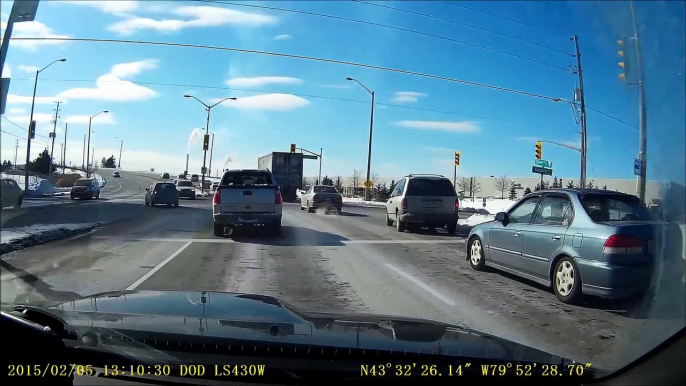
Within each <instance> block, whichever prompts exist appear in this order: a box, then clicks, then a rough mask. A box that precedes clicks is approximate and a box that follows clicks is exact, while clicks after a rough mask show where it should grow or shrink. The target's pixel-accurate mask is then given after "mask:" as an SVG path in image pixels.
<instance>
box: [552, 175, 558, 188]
mask: <svg viewBox="0 0 686 386" xmlns="http://www.w3.org/2000/svg"><path fill="white" fill-rule="evenodd" d="M559 187H560V183H559V182H558V181H557V176H555V179H553V186H552V188H553V189H557V188H559Z"/></svg>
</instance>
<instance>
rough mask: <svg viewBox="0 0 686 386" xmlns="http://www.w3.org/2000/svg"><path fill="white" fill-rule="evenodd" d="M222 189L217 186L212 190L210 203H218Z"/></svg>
mask: <svg viewBox="0 0 686 386" xmlns="http://www.w3.org/2000/svg"><path fill="white" fill-rule="evenodd" d="M221 192H222V191H221V190H219V188H217V190H215V191H214V197H213V198H212V203H213V204H219V203H220V202H221V199H222V193H221Z"/></svg>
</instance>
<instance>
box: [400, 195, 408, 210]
mask: <svg viewBox="0 0 686 386" xmlns="http://www.w3.org/2000/svg"><path fill="white" fill-rule="evenodd" d="M400 209H403V210H407V198H403V199H402V200H401V201H400Z"/></svg>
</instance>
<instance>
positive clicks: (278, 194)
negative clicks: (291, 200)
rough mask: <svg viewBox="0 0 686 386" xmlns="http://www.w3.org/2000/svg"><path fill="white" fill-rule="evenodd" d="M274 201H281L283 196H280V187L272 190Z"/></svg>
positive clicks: (277, 202) (278, 202) (276, 202)
mask: <svg viewBox="0 0 686 386" xmlns="http://www.w3.org/2000/svg"><path fill="white" fill-rule="evenodd" d="M274 203H275V204H281V203H283V198H282V197H281V190H280V189H276V191H275V192H274Z"/></svg>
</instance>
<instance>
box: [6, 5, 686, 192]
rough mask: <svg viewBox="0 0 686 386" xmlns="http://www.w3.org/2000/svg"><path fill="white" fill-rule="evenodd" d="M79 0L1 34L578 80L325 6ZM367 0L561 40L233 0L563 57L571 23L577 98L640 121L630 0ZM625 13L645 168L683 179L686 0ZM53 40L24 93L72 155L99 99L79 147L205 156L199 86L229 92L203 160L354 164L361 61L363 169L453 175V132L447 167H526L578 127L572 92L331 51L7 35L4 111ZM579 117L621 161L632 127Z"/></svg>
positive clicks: (541, 57)
mask: <svg viewBox="0 0 686 386" xmlns="http://www.w3.org/2000/svg"><path fill="white" fill-rule="evenodd" d="M75 3H79V2H56V1H42V2H41V4H40V6H39V10H38V15H37V18H36V21H35V22H32V23H18V24H16V25H15V31H14V34H13V37H22V36H23V37H39V36H58V37H59V36H62V37H64V36H67V37H72V38H100V39H102V38H105V39H131V40H144V41H160V42H175V43H186V44H200V45H210V46H220V47H232V48H240V49H251V50H260V51H269V52H278V53H287V54H297V55H306V56H313V57H318V58H329V59H336V60H344V61H348V62H357V63H364V64H372V65H377V66H384V67H390V68H397V69H403V70H409V71H415V72H421V73H426V74H433V75H439V76H444V77H449V78H454V79H461V80H467V81H471V82H478V83H484V84H490V85H495V86H499V87H505V88H510V89H517V90H522V91H526V92H530V93H535V94H540V95H545V96H551V97H560V98H565V99H569V100H571V99H572V97H573V89H574V87H575V86H576V83H577V78H576V76H575V75H572V74H570V73H569V72H565V71H563V70H561V69H559V68H555V67H552V66H549V65H543V64H539V63H535V62H532V61H529V60H523V59H520V58H516V57H513V56H508V55H504V54H501V53H497V52H493V51H488V50H484V49H480V48H477V47H473V46H469V45H465V44H458V43H456V42H453V41H449V40H444V39H438V38H434V37H428V36H422V35H417V34H412V33H408V32H404V31H399V30H393V29H388V28H381V27H378V26H372V25H365V24H359V23H352V22H347V21H342V20H335V19H331V18H321V17H315V16H310V15H303V14H297V13H288V12H281V11H275V10H267V9H259V8H253V7H241V6H231V5H225V4H210V3H201V2H187V1H183V2H182V1H173V2H172V1H167V2H153V1H142V2H136V1H130V2H123V1H119V2H117V1H103V2H81V4H75ZM376 3H377V4H383V5H387V6H393V7H397V8H401V9H406V10H412V11H416V12H422V13H425V14H429V15H434V16H437V17H441V18H445V19H450V20H453V21H456V22H459V23H466V24H470V25H473V26H477V27H480V28H486V29H489V30H493V31H497V32H498V33H501V34H508V35H512V36H515V37H517V38H519V39H524V40H528V41H531V42H535V43H537V44H539V45H545V46H548V47H552V48H555V49H557V50H560V51H564V52H566V53H567V54H563V53H560V52H557V51H553V50H550V49H547V48H543V47H540V46H537V45H533V44H530V43H526V42H522V41H519V40H515V39H511V38H508V37H504V36H502V35H497V34H493V33H489V32H485V31H482V30H478V29H475V28H468V27H465V26H463V25H459V24H456V23H450V22H447V21H442V20H436V19H431V18H426V17H421V16H417V15H413V14H408V13H404V12H399V11H395V10H391V9H386V8H382V7H376V6H371V5H368V4H363V3H357V2H350V1H336V2H300V1H293V2H288V1H279V2H243V3H242V4H250V5H266V6H275V7H280V8H288V9H295V10H302V11H308V12H315V13H321V14H327V15H335V16H338V17H345V18H350V19H357V20H364V21H368V22H373V23H379V24H384V25H391V26H394V27H399V28H404V29H410V30H416V31H421V32H424V33H427V34H433V35H438V36H443V37H448V38H450V39H456V40H460V41H464V42H467V43H470V44H477V45H481V46H487V47H490V48H492V49H495V50H500V51H505V52H509V53H514V54H516V55H520V56H524V57H527V58H531V59H534V60H537V61H542V62H546V63H548V64H552V65H555V66H560V67H562V68H567V67H568V66H569V65H571V64H574V61H575V59H574V58H573V57H571V55H570V54H571V53H573V50H574V46H573V43H572V42H571V41H570V40H569V37H570V36H572V35H573V34H575V33H576V34H577V35H578V36H579V40H580V46H581V50H582V60H583V63H582V64H583V68H584V72H585V75H586V77H585V86H586V101H587V104H588V105H589V106H590V107H593V108H595V109H597V110H600V111H602V112H604V113H607V114H609V115H612V116H614V117H617V118H618V119H620V120H623V121H625V122H628V123H629V124H630V125H632V126H635V127H638V102H637V90H636V89H635V88H630V87H627V85H626V84H624V83H621V82H620V81H619V80H618V74H619V72H620V70H621V69H620V68H619V67H618V65H617V62H618V61H619V58H618V56H617V50H618V46H617V43H616V40H617V39H619V38H622V37H625V36H628V35H630V34H631V21H630V18H629V17H628V15H629V13H628V3H624V2H608V3H599V2H582V1H571V2H548V3H543V2H528V1H527V2H519V3H517V2H460V3H459V5H464V6H467V7H470V8H474V9H478V10H481V11H485V12H488V13H493V14H497V15H500V16H503V17H507V18H510V19H513V20H517V21H520V22H524V23H527V24H531V25H535V26H537V27H539V28H532V27H529V26H525V25H523V24H520V23H516V22H513V21H508V20H505V19H502V18H496V17H493V16H490V15H487V14H484V13H481V12H475V11H472V10H469V9H465V8H462V7H456V6H453V5H450V4H444V3H440V2H436V3H430V2H404V1H397V2H383V3H380V2H376ZM1 6H2V8H1V11H2V15H3V19H2V20H3V23H4V22H5V21H6V17H7V15H9V9H10V8H11V2H9V1H2V5H1ZM636 14H637V18H638V22H639V25H640V27H641V30H642V34H643V39H642V41H643V51H644V58H645V62H646V71H645V72H646V84H647V100H648V102H647V106H648V128H649V132H650V135H649V157H651V158H650V161H651V163H650V166H649V178H655V179H670V180H676V181H682V182H683V181H684V173H685V171H684V153H685V151H684V143H685V141H686V138H685V137H684V135H685V134H684V132H685V131H686V130H684V127H685V125H686V123H685V121H686V120H685V118H684V94H685V91H684V67H686V65H685V63H684V3H683V2H652V3H637V5H636ZM3 27H4V25H3ZM543 30H547V31H550V32H545V31H543ZM551 32H552V33H551ZM625 49H626V48H625ZM59 58H66V59H67V62H65V63H56V64H55V65H53V66H52V67H50V68H49V69H48V70H46V71H45V72H42V73H41V75H40V80H39V85H38V92H37V96H38V97H39V99H38V100H39V101H40V102H41V103H39V104H37V105H36V112H35V114H36V119H37V120H38V121H39V128H38V134H39V135H44V136H47V133H48V132H49V131H50V130H51V124H50V122H49V120H50V117H49V115H51V114H54V104H53V103H52V102H54V101H56V100H58V99H60V100H64V101H65V103H64V104H63V105H62V108H63V109H62V111H61V114H60V115H61V118H60V119H59V120H58V130H57V133H58V134H57V138H58V140H57V141H56V145H55V147H56V150H55V153H56V154H57V153H59V143H62V142H64V140H63V138H64V137H63V135H64V131H63V130H64V124H65V123H68V124H69V131H68V135H69V136H68V140H67V161H69V162H72V163H74V164H81V160H82V149H83V135H84V134H85V133H86V131H87V129H86V128H87V122H88V117H89V116H90V115H93V114H95V113H97V112H98V111H101V110H109V111H110V114H101V115H100V116H98V117H97V118H96V119H95V120H94V123H93V131H94V134H93V136H92V140H91V141H92V142H91V147H92V148H95V155H96V158H98V159H99V158H102V157H103V156H109V155H111V154H114V155H115V156H116V157H118V154H119V144H120V143H119V140H118V139H116V138H115V137H118V138H121V139H123V140H124V152H123V156H122V164H123V166H124V167H131V168H139V169H143V168H146V169H147V168H150V167H154V168H155V169H156V170H158V171H162V170H167V171H171V172H178V171H181V170H183V167H184V164H185V155H186V153H187V152H190V158H191V164H190V170H191V172H193V171H197V172H199V170H200V167H201V166H202V145H201V143H200V142H199V141H195V140H189V138H191V133H192V132H193V130H194V129H195V128H198V129H203V130H204V125H205V118H206V113H205V111H204V108H203V106H202V105H200V104H199V103H197V102H196V101H194V100H192V99H189V98H183V95H184V94H192V95H194V96H196V97H197V98H199V99H201V100H203V101H205V102H206V103H210V102H211V101H213V100H216V99H218V98H224V97H228V96H232V97H237V98H239V99H238V100H237V101H227V102H224V103H223V104H222V105H220V106H217V107H215V108H214V109H212V118H211V123H210V131H212V132H214V133H215V144H214V157H213V163H212V169H213V170H216V169H221V168H223V167H225V166H224V165H227V166H229V167H256V166H257V157H258V156H260V155H263V154H266V153H268V152H270V151H288V148H289V144H290V143H296V144H297V145H298V147H304V148H306V149H310V150H315V151H318V150H319V148H320V147H321V148H323V149H324V162H323V170H322V172H323V174H325V175H327V174H328V175H330V176H337V175H340V176H342V177H348V176H350V175H351V174H352V172H353V169H358V170H365V168H366V157H367V140H368V130H369V111H370V104H369V99H370V96H369V94H368V93H367V92H366V91H365V90H364V89H363V88H362V87H360V86H359V85H357V84H355V83H353V82H347V81H346V80H345V78H346V77H353V78H355V79H358V80H359V81H360V82H362V83H363V84H364V85H365V86H366V87H367V88H369V89H371V90H374V91H375V95H376V102H377V104H378V105H377V106H376V111H375V117H374V141H373V155H372V172H373V173H375V174H378V175H380V176H388V177H397V176H402V175H405V174H407V173H412V172H414V173H417V172H426V173H441V174H445V175H451V174H452V158H453V151H455V150H459V151H461V153H462V164H461V166H460V167H459V168H458V175H475V176H488V175H502V174H507V175H508V176H530V175H531V173H530V171H531V165H532V163H533V159H534V143H535V141H536V140H537V139H547V140H552V141H559V142H564V143H568V144H578V142H579V134H578V132H579V131H580V128H579V126H578V125H577V124H576V123H575V120H574V116H573V114H572V109H571V108H570V106H569V105H568V104H566V103H561V102H558V103H555V102H551V101H549V100H544V99H540V98H532V97H528V96H523V95H518V94H513V93H508V92H503V91H497V90H491V89H486V88H481V87H477V86H472V85H465V84H458V83H453V82H447V81H442V80H435V79H428V78H423V77H418V76H412V75H406V74H398V73H393V72H387V71H381V70H375V69H368V68H361V67H353V66H346V65H340V64H331V63H322V62H316V61H306V60H299V59H292V58H282V57H275V56H265V55H257V54H249V53H239V52H229V51H218V50H206V49H197V48H176V47H160V46H147V45H134V44H121V43H116V44H113V43H87V42H54V41H52V42H46V41H42V42H36V41H20V40H16V41H12V42H11V44H10V49H9V54H8V58H7V62H6V67H9V71H8V70H7V68H6V69H5V75H7V72H11V78H12V83H11V86H10V90H9V94H10V97H9V98H8V106H7V111H6V113H5V115H4V116H5V117H6V118H8V119H10V120H11V121H13V122H16V123H17V124H19V125H20V126H22V127H26V126H27V124H28V115H29V110H30V103H28V102H30V96H31V92H32V86H33V75H34V74H35V68H34V67H43V66H45V65H47V64H48V63H49V62H51V61H52V60H54V59H59ZM75 80H79V81H75ZM131 82H146V83H148V84H135V83H131ZM149 83H173V84H176V85H178V86H168V85H167V86H163V85H151V84H149ZM207 87H225V88H232V89H231V90H228V89H225V90H221V89H212V88H207ZM247 90H252V91H247ZM320 97H324V98H320ZM325 98H337V99H343V100H346V101H341V100H332V99H325ZM390 105H395V106H405V107H411V108H416V109H410V108H401V107H395V106H390ZM420 109H424V110H420ZM426 110H439V111H443V112H431V111H426ZM445 112H450V113H451V114H448V113H445ZM459 114H463V115H459ZM587 122H588V135H589V152H588V154H589V164H588V175H589V177H591V178H593V177H597V178H632V176H633V175H632V166H633V158H634V157H635V156H636V153H637V151H638V130H637V129H636V128H635V127H631V126H628V125H626V124H623V123H620V122H617V121H615V120H613V119H610V118H608V117H605V116H603V115H601V114H598V113H597V112H595V111H591V110H589V111H588V118H587ZM1 124H2V128H3V131H5V132H8V133H12V134H15V135H19V136H20V137H22V138H24V137H25V133H26V132H25V131H23V130H22V129H20V128H18V127H14V126H12V125H11V124H10V123H9V122H8V121H6V120H5V119H3V120H2V122H1ZM1 139H2V142H1V143H2V147H1V151H2V155H1V158H2V159H13V158H14V142H15V137H13V136H10V135H8V134H6V133H2V137H1ZM35 143H37V144H38V145H37V146H32V150H33V151H32V158H34V157H35V155H36V154H37V152H38V151H41V150H42V149H43V147H44V146H41V145H45V144H47V143H48V139H47V138H44V137H38V138H37V139H36V140H35ZM22 149H23V150H22ZM25 152H26V150H25V141H23V140H20V141H19V154H20V156H19V158H20V159H22V158H23V156H22V154H24V156H25ZM543 153H544V158H545V159H548V160H551V161H552V162H553V166H554V170H555V174H556V175H558V176H561V177H567V178H568V177H577V176H578V168H579V166H578V165H579V156H578V153H576V152H574V151H572V150H569V149H565V148H559V147H555V146H553V145H548V144H546V145H544V150H543ZM227 160H228V161H229V162H228V163H227V162H226V161H227ZM665 165H669V166H665ZM317 168H318V164H317V162H316V161H310V162H309V163H307V164H306V170H305V172H306V175H316V173H317Z"/></svg>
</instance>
